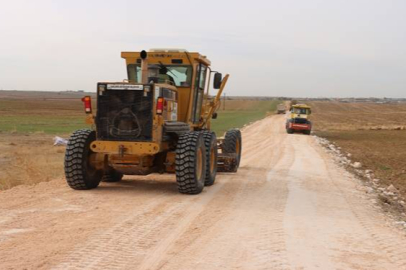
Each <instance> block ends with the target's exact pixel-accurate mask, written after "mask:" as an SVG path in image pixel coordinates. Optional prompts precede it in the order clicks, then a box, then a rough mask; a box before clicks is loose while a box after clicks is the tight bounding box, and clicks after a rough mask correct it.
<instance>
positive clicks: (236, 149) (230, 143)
mask: <svg viewBox="0 0 406 270" xmlns="http://www.w3.org/2000/svg"><path fill="white" fill-rule="evenodd" d="M222 147H223V153H231V154H234V153H235V154H237V157H236V160H235V162H234V164H233V166H232V168H231V170H230V171H231V172H237V171H238V168H239V167H240V161H241V150H242V139H241V131H240V130H239V129H230V130H229V131H227V132H226V135H225V136H224V141H223V146H222Z"/></svg>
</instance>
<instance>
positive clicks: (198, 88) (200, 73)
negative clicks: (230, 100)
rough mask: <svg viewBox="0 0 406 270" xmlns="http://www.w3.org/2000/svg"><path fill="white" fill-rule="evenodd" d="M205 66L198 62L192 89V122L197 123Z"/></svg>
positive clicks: (201, 99)
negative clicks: (193, 88)
mask: <svg viewBox="0 0 406 270" xmlns="http://www.w3.org/2000/svg"><path fill="white" fill-rule="evenodd" d="M206 75H207V67H206V66H205V65H203V64H200V65H199V66H198V69H197V75H196V81H195V91H194V102H193V107H194V110H193V123H198V122H199V121H200V114H201V111H202V104H203V97H204V86H205V84H206V77H207V76H206Z"/></svg>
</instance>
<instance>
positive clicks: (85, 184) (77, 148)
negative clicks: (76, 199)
mask: <svg viewBox="0 0 406 270" xmlns="http://www.w3.org/2000/svg"><path fill="white" fill-rule="evenodd" d="M94 140H96V132H94V131H92V130H89V129H81V130H77V131H75V132H74V133H73V134H72V136H71V137H70V139H69V141H68V145H67V147H66V152H65V177H66V182H67V183H68V185H69V186H70V187H71V188H73V189H78V190H83V189H92V188H96V187H97V186H98V185H99V183H100V180H101V178H102V176H103V171H101V170H96V169H95V168H93V167H92V166H91V165H90V163H89V156H90V154H91V153H92V151H91V150H90V144H91V143H92V142H93V141H94Z"/></svg>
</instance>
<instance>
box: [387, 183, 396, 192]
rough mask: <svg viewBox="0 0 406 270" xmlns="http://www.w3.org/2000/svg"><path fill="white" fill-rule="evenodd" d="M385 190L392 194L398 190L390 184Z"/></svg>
mask: <svg viewBox="0 0 406 270" xmlns="http://www.w3.org/2000/svg"><path fill="white" fill-rule="evenodd" d="M386 190H387V191H389V192H393V193H396V192H398V190H397V189H396V188H395V187H394V186H393V185H392V184H391V185H390V186H389V187H387V188H386Z"/></svg>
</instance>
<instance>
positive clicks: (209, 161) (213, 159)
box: [203, 131, 218, 186]
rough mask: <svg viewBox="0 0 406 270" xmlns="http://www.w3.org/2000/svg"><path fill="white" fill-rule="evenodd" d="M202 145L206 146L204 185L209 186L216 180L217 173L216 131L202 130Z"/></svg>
mask: <svg viewBox="0 0 406 270" xmlns="http://www.w3.org/2000/svg"><path fill="white" fill-rule="evenodd" d="M203 137H204V145H205V147H206V179H205V181H204V185H205V186H211V185H213V184H214V182H215V181H216V175H217V157H218V151H217V137H216V133H214V132H210V131H203Z"/></svg>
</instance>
